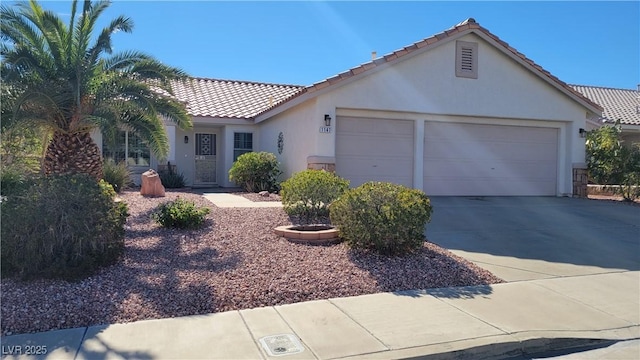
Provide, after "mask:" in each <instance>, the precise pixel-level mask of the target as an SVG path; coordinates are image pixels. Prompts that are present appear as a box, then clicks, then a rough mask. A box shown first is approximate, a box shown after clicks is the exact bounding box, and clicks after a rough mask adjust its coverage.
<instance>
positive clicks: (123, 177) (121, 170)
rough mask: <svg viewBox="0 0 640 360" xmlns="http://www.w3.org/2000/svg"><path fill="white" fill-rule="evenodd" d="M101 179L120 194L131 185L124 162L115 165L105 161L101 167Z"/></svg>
mask: <svg viewBox="0 0 640 360" xmlns="http://www.w3.org/2000/svg"><path fill="white" fill-rule="evenodd" d="M102 178H103V179H104V181H106V182H108V183H109V184H111V186H113V190H115V191H116V192H117V193H121V192H122V191H123V190H124V189H126V188H127V187H128V186H129V184H130V183H131V172H130V171H129V168H128V167H127V164H125V162H124V161H121V162H119V163H117V164H116V163H115V162H114V161H111V160H107V161H105V162H104V164H103V165H102Z"/></svg>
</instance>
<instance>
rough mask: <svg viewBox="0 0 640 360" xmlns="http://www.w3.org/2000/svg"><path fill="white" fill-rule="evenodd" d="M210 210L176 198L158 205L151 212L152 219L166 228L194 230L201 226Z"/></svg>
mask: <svg viewBox="0 0 640 360" xmlns="http://www.w3.org/2000/svg"><path fill="white" fill-rule="evenodd" d="M210 211H211V210H210V209H209V208H206V207H200V208H198V207H196V205H195V204H194V203H193V201H187V200H184V199H181V198H178V199H176V200H174V201H168V202H166V203H163V204H160V205H159V206H158V207H157V208H156V210H155V211H154V212H153V214H152V217H153V219H154V220H155V221H156V222H157V223H158V224H160V225H162V226H164V227H168V228H178V229H196V228H199V227H200V226H202V224H203V223H204V219H205V217H206V216H207V214H208V213H209V212H210Z"/></svg>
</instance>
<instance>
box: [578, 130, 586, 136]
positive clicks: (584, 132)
mask: <svg viewBox="0 0 640 360" xmlns="http://www.w3.org/2000/svg"><path fill="white" fill-rule="evenodd" d="M578 133H579V134H580V137H581V138H585V137H587V130H585V129H583V128H580V130H578Z"/></svg>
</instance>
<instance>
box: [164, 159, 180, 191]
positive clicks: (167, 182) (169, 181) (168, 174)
mask: <svg viewBox="0 0 640 360" xmlns="http://www.w3.org/2000/svg"><path fill="white" fill-rule="evenodd" d="M158 175H160V181H162V185H163V186H164V187H165V188H167V189H179V188H183V187H184V185H185V179H184V175H183V174H182V173H177V172H176V171H175V170H174V167H173V166H171V163H167V169H166V170H162V171H158Z"/></svg>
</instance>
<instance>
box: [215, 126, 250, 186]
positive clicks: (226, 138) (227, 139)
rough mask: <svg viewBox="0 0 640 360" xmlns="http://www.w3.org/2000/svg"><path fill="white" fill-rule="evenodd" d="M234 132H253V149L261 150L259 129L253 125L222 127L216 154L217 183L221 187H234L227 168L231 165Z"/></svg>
mask: <svg viewBox="0 0 640 360" xmlns="http://www.w3.org/2000/svg"><path fill="white" fill-rule="evenodd" d="M236 132H242V133H252V134H253V151H261V148H260V129H259V127H257V126H255V125H227V126H225V127H224V128H222V131H221V136H220V139H219V140H218V141H219V142H220V144H219V146H220V147H219V148H220V149H221V150H220V153H219V154H218V165H217V166H218V183H219V184H220V186H223V187H235V186H237V185H236V184H235V183H233V182H231V181H229V169H231V166H233V137H234V136H233V134H234V133H236Z"/></svg>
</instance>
